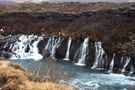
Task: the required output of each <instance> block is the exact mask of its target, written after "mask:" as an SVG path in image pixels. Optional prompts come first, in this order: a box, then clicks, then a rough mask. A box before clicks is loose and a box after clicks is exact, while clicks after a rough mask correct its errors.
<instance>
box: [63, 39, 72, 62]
mask: <svg viewBox="0 0 135 90" xmlns="http://www.w3.org/2000/svg"><path fill="white" fill-rule="evenodd" d="M71 42H72V38H71V37H69V40H68V46H67V52H66V56H65V58H64V59H63V60H66V61H69V54H70V47H71Z"/></svg>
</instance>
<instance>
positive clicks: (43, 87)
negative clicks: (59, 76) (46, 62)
mask: <svg viewBox="0 0 135 90" xmlns="http://www.w3.org/2000/svg"><path fill="white" fill-rule="evenodd" d="M0 88H2V90H56V89H57V90H74V88H73V87H71V86H68V85H64V84H58V83H54V82H47V81H46V82H45V81H44V80H40V79H38V78H36V77H34V76H31V75H30V74H29V73H27V71H26V70H25V69H23V68H22V67H21V66H20V65H17V64H13V63H11V62H10V61H0Z"/></svg>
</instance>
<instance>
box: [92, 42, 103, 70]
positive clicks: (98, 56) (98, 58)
mask: <svg viewBox="0 0 135 90" xmlns="http://www.w3.org/2000/svg"><path fill="white" fill-rule="evenodd" d="M95 48H96V53H95V62H94V64H93V66H92V67H91V69H96V68H101V66H102V64H104V59H103V55H104V54H105V51H104V49H103V48H102V43H101V42H95Z"/></svg>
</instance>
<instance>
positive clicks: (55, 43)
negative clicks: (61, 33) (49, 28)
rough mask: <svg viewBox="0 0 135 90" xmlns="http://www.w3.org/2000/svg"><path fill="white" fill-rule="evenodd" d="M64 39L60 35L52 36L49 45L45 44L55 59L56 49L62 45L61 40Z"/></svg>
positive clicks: (46, 49)
mask: <svg viewBox="0 0 135 90" xmlns="http://www.w3.org/2000/svg"><path fill="white" fill-rule="evenodd" d="M63 40H64V39H61V38H60V37H55V36H52V37H50V38H49V40H48V42H47V45H46V46H45V49H44V50H45V52H46V53H47V51H49V54H50V57H51V58H53V59H55V53H56V49H57V48H58V47H59V46H60V45H61V42H62V41H63Z"/></svg>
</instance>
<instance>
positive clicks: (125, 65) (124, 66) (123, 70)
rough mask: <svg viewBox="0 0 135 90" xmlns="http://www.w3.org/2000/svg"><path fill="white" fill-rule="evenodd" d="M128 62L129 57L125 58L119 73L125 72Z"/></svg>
mask: <svg viewBox="0 0 135 90" xmlns="http://www.w3.org/2000/svg"><path fill="white" fill-rule="evenodd" d="M130 60H131V58H130V57H127V58H126V61H125V64H124V65H123V68H122V70H121V72H125V71H126V67H127V66H128V64H129V63H130Z"/></svg>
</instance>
